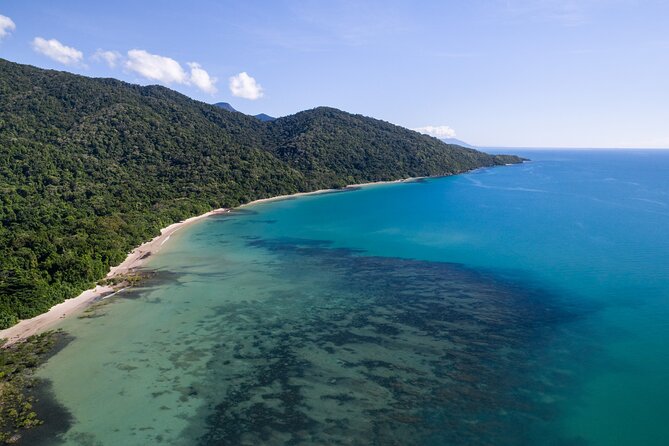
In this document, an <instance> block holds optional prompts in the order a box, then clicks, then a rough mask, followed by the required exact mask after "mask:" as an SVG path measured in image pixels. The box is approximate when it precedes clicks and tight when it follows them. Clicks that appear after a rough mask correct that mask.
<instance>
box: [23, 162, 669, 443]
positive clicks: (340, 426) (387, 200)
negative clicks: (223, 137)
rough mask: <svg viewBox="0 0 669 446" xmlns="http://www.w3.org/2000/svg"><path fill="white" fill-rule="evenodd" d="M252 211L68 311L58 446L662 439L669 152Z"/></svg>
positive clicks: (53, 387)
mask: <svg viewBox="0 0 669 446" xmlns="http://www.w3.org/2000/svg"><path fill="white" fill-rule="evenodd" d="M504 151H505V152H507V153H514V154H519V155H521V156H525V157H527V158H529V159H531V161H530V162H527V163H524V164H522V165H513V166H504V167H497V168H491V169H481V170H477V171H474V172H471V173H467V174H464V175H458V176H452V177H446V178H434V179H426V180H416V181H413V182H406V183H399V184H386V185H374V186H369V187H364V188H359V189H356V190H349V191H343V192H333V193H326V194H321V195H314V196H305V197H300V198H295V199H286V200H282V201H275V202H268V203H262V204H257V205H253V206H249V207H244V208H241V209H238V210H236V211H233V212H231V213H229V214H226V215H220V216H215V217H211V218H208V219H205V220H203V221H201V222H198V223H196V224H194V225H192V226H190V227H187V228H184V229H183V230H180V231H178V232H177V233H175V234H174V235H173V236H172V237H171V238H170V241H169V242H168V243H167V244H166V245H165V246H164V247H163V250H161V252H160V253H158V254H157V255H155V256H153V258H152V259H151V260H150V262H149V264H148V268H149V269H150V270H151V271H152V272H153V273H154V274H153V275H152V276H151V277H150V278H149V279H148V280H147V281H146V282H144V283H143V284H142V285H141V286H140V287H137V288H134V289H131V290H128V291H124V292H121V293H120V294H118V295H117V296H115V297H113V298H111V299H107V300H105V301H103V302H102V303H100V304H98V305H96V306H95V307H93V308H91V309H90V310H89V311H87V312H86V313H85V314H83V315H82V316H81V317H78V318H72V319H66V320H64V321H63V323H62V324H61V325H62V328H63V330H64V331H65V332H66V333H67V335H68V336H67V337H68V342H67V343H65V342H64V344H63V346H62V348H61V349H60V350H59V351H58V353H57V354H55V355H54V356H53V357H51V358H50V359H49V361H48V362H47V363H46V364H45V366H43V367H42V368H41V369H40V371H39V376H40V377H42V378H44V380H45V382H44V385H43V386H42V388H41V390H40V392H41V395H42V398H41V404H40V406H38V408H39V407H41V408H42V413H43V414H44V415H45V416H46V421H47V422H46V424H45V425H44V426H42V427H40V428H37V429H35V430H33V432H32V433H31V434H29V436H28V437H27V438H26V441H27V442H28V443H27V444H45V445H121V444H122V445H147V444H166V445H244V444H253V445H260V444H262V445H264V444H267V445H307V444H309V445H312V444H340V445H435V446H436V445H474V444H476V445H578V446H582V445H592V446H604V445H606V446H614V445H632V444H638V445H646V446H653V445H658V446H659V445H666V444H667V441H669V440H668V439H669V423H668V422H667V420H669V406H668V405H667V404H666V402H667V401H669V349H668V348H667V339H669V151H662V150H655V151H651V150H633V151H632V150H629V151H623V150H618V151H606V150H597V151H590V150H579V151H576V150H531V151H526V150H512V149H505V150H504Z"/></svg>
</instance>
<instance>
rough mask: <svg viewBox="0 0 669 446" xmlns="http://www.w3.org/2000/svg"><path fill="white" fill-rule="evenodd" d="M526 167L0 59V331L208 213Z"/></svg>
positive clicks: (325, 111) (334, 120)
mask: <svg viewBox="0 0 669 446" xmlns="http://www.w3.org/2000/svg"><path fill="white" fill-rule="evenodd" d="M518 161H520V159H519V158H515V157H500V156H491V155H486V154H483V153H481V152H477V151H474V150H470V149H465V148H462V147H459V146H453V145H447V144H444V143H442V142H440V141H438V140H437V139H435V138H431V137H428V136H424V135H421V134H418V133H416V132H413V131H410V130H407V129H404V128H401V127H398V126H394V125H392V124H389V123H386V122H383V121H378V120H375V119H371V118H366V117H363V116H359V115H351V114H348V113H345V112H342V111H339V110H335V109H331V108H317V109H313V110H308V111H304V112H301V113H298V114H296V115H293V116H287V117H284V118H280V119H276V120H274V121H271V122H262V121H260V120H258V119H256V118H254V117H251V116H246V115H244V114H242V113H234V112H228V111H226V110H222V109H220V108H218V107H216V106H213V105H208V104H205V103H202V102H198V101H194V100H192V99H189V98H188V97H186V96H184V95H181V94H179V93H177V92H174V91H172V90H170V89H167V88H164V87H159V86H149V87H141V86H137V85H131V84H128V83H125V82H121V81H118V80H115V79H92V78H87V77H83V76H77V75H73V74H69V73H64V72H58V71H50V70H42V69H38V68H35V67H31V66H26V65H19V64H16V63H12V62H9V61H6V60H2V59H0V191H1V195H0V196H1V199H2V204H1V207H0V221H1V225H0V253H1V254H2V255H0V326H1V327H6V326H8V325H11V324H13V323H14V322H16V321H17V319H19V318H27V317H31V316H34V315H36V314H38V313H41V312H44V311H46V310H47V309H48V308H49V307H51V306H52V305H54V304H55V303H58V302H60V301H62V300H63V299H65V298H69V297H73V296H75V295H77V294H78V293H79V292H81V291H82V290H84V289H86V288H89V287H90V286H91V285H93V284H94V282H95V281H97V280H99V279H100V278H102V277H103V276H104V275H105V274H106V273H107V271H108V269H109V267H110V266H112V265H115V264H118V263H120V262H121V261H122V260H123V259H124V258H125V256H126V254H127V253H128V252H129V251H130V250H131V249H132V248H133V247H134V246H137V245H139V244H141V243H142V242H144V241H146V240H148V239H150V238H152V237H153V236H155V235H157V234H158V232H159V229H160V228H161V227H164V226H166V225H168V224H170V223H173V222H176V221H179V220H181V219H184V218H186V217H189V216H192V215H195V214H200V213H203V212H206V211H208V210H210V209H212V208H218V207H229V206H236V205H239V204H241V203H244V202H248V201H251V200H254V199H257V198H263V197H269V196H273V195H280V194H289V193H294V192H302V191H308V190H315V189H320V188H329V187H339V186H344V185H346V184H350V183H357V182H368V181H378V180H393V179H399V178H405V177H414V176H429V175H447V174H453V173H458V172H462V171H465V170H469V169H473V168H477V167H483V166H492V165H497V164H505V163H509V162H518Z"/></svg>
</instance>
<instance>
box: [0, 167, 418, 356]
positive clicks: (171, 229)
mask: <svg viewBox="0 0 669 446" xmlns="http://www.w3.org/2000/svg"><path fill="white" fill-rule="evenodd" d="M422 178H424V177H416V178H405V179H400V180H392V181H377V182H369V183H360V184H350V185H347V186H345V187H343V188H340V189H319V190H315V191H311V192H298V193H295V194H287V195H277V196H276V197H269V198H260V199H258V200H253V201H251V202H248V203H245V204H242V205H240V206H237V207H235V208H220V209H214V210H212V211H209V212H206V213H204V214H201V215H197V216H195V217H190V218H188V219H186V220H183V221H180V222H177V223H173V224H171V225H169V226H166V227H165V228H162V229H161V230H160V235H157V236H156V237H154V238H153V239H151V240H149V241H148V242H145V243H143V244H141V245H139V246H138V247H136V248H135V249H133V250H132V251H131V252H130V253H129V254H128V256H127V257H126V258H125V260H123V262H121V263H120V264H118V265H117V266H112V267H111V268H110V269H109V272H108V273H107V275H106V276H105V279H111V278H114V277H118V276H120V275H123V274H127V273H129V272H132V271H134V270H136V269H137V268H140V267H141V266H142V265H144V264H145V263H146V261H147V259H148V258H149V257H151V256H152V255H154V254H156V253H157V252H158V251H160V249H161V248H162V246H163V245H164V244H165V243H166V242H167V241H168V240H169V239H170V237H171V236H172V234H174V233H175V232H177V231H178V230H179V229H181V228H184V227H186V226H189V225H191V224H193V223H195V222H198V221H200V220H203V219H205V218H207V217H210V216H212V215H221V214H226V213H228V212H232V211H234V210H235V209H240V208H245V207H248V206H252V205H256V204H262V203H269V202H273V201H281V200H287V199H292V198H298V197H304V196H309V195H321V194H325V193H332V192H346V191H352V190H356V189H358V188H361V187H369V186H381V185H384V184H397V183H410V182H412V181H416V180H420V179H422ZM122 290H123V287H117V288H115V287H113V286H109V285H96V286H95V287H93V288H90V289H88V290H86V291H84V292H82V293H81V294H79V295H78V296H76V297H73V298H71V299H67V300H65V301H63V302H61V303H59V304H56V305H54V306H53V307H51V308H50V309H49V310H48V311H47V312H45V313H42V314H39V315H37V316H35V317H33V318H30V319H22V320H21V321H19V322H18V323H16V324H14V325H12V326H11V327H9V328H5V329H4V330H0V339H5V343H4V344H3V345H2V347H3V348H4V347H9V346H10V345H12V344H14V343H16V342H18V341H22V340H24V339H26V338H28V337H30V336H32V335H36V334H39V333H43V332H45V331H47V330H49V329H51V328H53V327H54V326H55V325H56V324H58V323H59V322H60V321H61V320H63V319H65V318H66V317H69V316H72V315H73V314H77V313H79V312H80V311H82V310H84V309H86V308H87V307H88V306H90V305H91V304H93V303H95V302H97V301H99V300H101V299H104V298H106V297H110V296H111V295H113V294H116V293H118V292H120V291H122Z"/></svg>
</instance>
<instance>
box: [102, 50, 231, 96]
mask: <svg viewBox="0 0 669 446" xmlns="http://www.w3.org/2000/svg"><path fill="white" fill-rule="evenodd" d="M105 53H106V52H105ZM100 57H102V58H103V59H104V60H106V58H105V57H104V56H102V55H101V56H100ZM187 65H188V67H189V68H190V73H188V72H187V71H186V70H184V68H183V67H182V66H181V64H180V63H179V62H177V61H176V60H174V59H172V58H171V57H165V56H159V55H158V54H151V53H149V52H147V51H144V50H137V49H134V50H130V51H128V58H127V60H126V61H125V64H124V66H125V68H126V69H128V70H130V71H133V72H135V73H137V74H139V75H140V76H142V77H145V78H146V79H149V80H152V81H158V82H161V83H164V84H180V85H194V86H195V87H197V88H199V89H200V90H202V91H204V92H205V93H209V94H214V93H216V92H217V91H218V90H217V88H216V82H217V81H218V80H217V79H216V78H215V77H211V76H210V75H209V73H207V71H205V70H204V68H202V66H201V65H200V64H199V63H197V62H189V63H188V64H187Z"/></svg>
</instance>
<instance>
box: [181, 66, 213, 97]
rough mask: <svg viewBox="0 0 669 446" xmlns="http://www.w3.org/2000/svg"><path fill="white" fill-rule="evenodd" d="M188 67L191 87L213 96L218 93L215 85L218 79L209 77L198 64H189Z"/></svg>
mask: <svg viewBox="0 0 669 446" xmlns="http://www.w3.org/2000/svg"><path fill="white" fill-rule="evenodd" d="M188 66H189V67H190V81H191V82H192V83H193V85H195V86H196V87H197V88H199V89H200V90H202V91H204V92H206V93H209V94H214V93H216V92H217V91H218V89H217V88H216V85H215V84H216V82H217V81H218V79H216V78H215V77H211V76H209V73H207V72H206V71H205V70H204V69H203V68H202V66H200V64H199V63H196V62H189V63H188Z"/></svg>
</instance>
